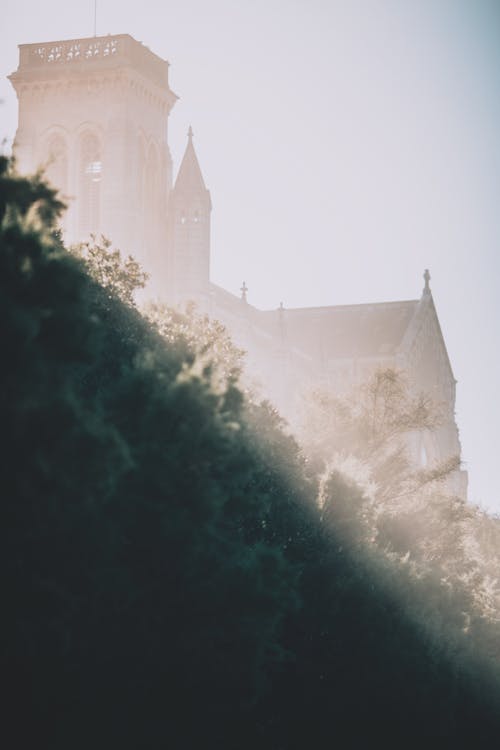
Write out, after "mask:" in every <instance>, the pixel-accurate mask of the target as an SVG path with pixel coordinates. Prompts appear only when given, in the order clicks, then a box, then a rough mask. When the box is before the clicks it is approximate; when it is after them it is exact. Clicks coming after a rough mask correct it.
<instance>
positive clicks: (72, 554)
mask: <svg viewBox="0 0 500 750" xmlns="http://www.w3.org/2000/svg"><path fill="white" fill-rule="evenodd" d="M0 196H1V201H2V203H0V205H2V206H3V209H2V219H3V222H2V227H1V236H0V312H1V319H0V320H1V322H0V326H1V332H2V349H3V352H2V354H3V357H2V361H3V365H2V389H1V394H2V402H1V429H2V460H3V466H4V470H3V472H2V493H1V497H2V500H1V511H0V513H1V515H0V528H1V530H2V532H1V544H0V549H1V554H2V558H3V559H2V565H1V587H2V593H3V597H2V598H3V616H2V621H1V634H2V638H1V643H2V647H1V648H2V650H1V675H2V681H3V683H4V688H6V690H5V691H4V692H6V694H7V695H8V700H7V702H6V703H5V704H4V710H6V715H7V717H8V719H9V723H10V724H11V725H12V726H11V727H10V728H12V729H14V734H13V736H14V738H15V739H14V741H11V743H10V745H9V746H10V747H12V748H16V747H19V748H24V747H29V746H36V747H38V748H47V749H49V748H50V749H51V750H59V748H68V747H71V748H73V749H75V750H77V749H78V748H84V747H85V748H88V747H89V746H92V747H94V748H100V747H102V748H110V747H117V748H118V747H122V748H131V749H132V748H139V747H140V748H167V747H168V748H194V747H197V746H200V745H202V744H203V746H205V747H210V748H211V747H213V748H227V750H229V749H230V748H231V749H234V748H242V750H244V749H245V748H248V749H250V748H256V747H259V748H262V749H264V750H265V749H266V748H268V749H269V750H271V748H273V749H276V750H277V749H279V748H282V749H283V750H285V749H289V748H290V749H291V748H299V747H300V748H304V747H311V748H319V747H321V746H323V745H325V744H328V745H330V744H331V745H332V746H335V745H336V744H338V745H339V746H341V747H343V748H345V747H364V746H366V745H368V744H373V743H377V742H381V741H383V742H384V743H385V746H386V747H394V748H400V747H411V746H412V745H415V746H419V747H422V745H423V743H424V742H425V743H427V744H428V745H429V744H430V745H431V746H432V744H433V743H434V746H436V743H437V744H439V746H440V747H447V746H449V747H452V746H453V747H458V746H459V745H460V742H461V741H462V740H464V741H466V742H468V743H469V746H475V747H479V746H484V747H486V746H491V745H488V742H489V743H491V740H492V737H496V736H498V735H497V733H498V730H499V728H500V727H499V720H498V717H497V711H496V709H497V708H498V689H497V682H496V678H495V674H494V671H493V669H492V670H491V671H490V673H488V672H487V670H486V669H485V668H483V664H482V662H480V661H476V660H475V659H474V658H473V653H472V651H473V649H472V647H471V646H470V643H469V641H468V640H467V639H466V637H465V636H464V637H463V639H462V640H460V638H459V637H458V636H456V637H454V640H453V641H450V640H449V639H447V638H446V637H445V636H446V633H445V628H444V627H443V630H442V632H439V633H437V634H436V632H435V630H432V629H429V628H428V629H426V628H425V627H424V626H423V625H422V624H421V623H420V622H419V621H418V620H417V619H415V618H414V617H413V616H410V615H412V614H413V613H412V607H411V604H412V602H413V601H414V599H415V597H417V599H418V601H427V602H429V604H428V608H429V611H430V612H432V613H436V612H437V613H438V615H434V614H433V616H435V617H436V618H437V617H441V616H442V617H445V616H446V617H448V618H452V617H453V613H455V612H456V611H460V602H459V601H457V599H456V597H455V599H453V596H455V595H453V596H451V595H450V601H449V602H448V605H449V606H448V608H447V610H446V615H444V614H443V612H444V608H443V607H442V606H441V603H440V604H439V606H438V605H437V604H436V601H437V600H438V599H439V598H441V599H442V595H443V587H442V586H441V584H440V583H439V581H436V582H435V584H434V590H432V591H431V590H430V588H431V587H430V584H429V582H427V583H426V590H425V592H419V591H418V582H415V581H411V580H410V577H409V576H407V575H405V573H404V571H403V572H402V571H401V570H397V571H395V570H393V569H391V568H390V567H389V566H388V565H387V563H386V562H385V561H376V560H375V559H373V560H372V559H370V558H369V557H366V556H365V555H364V554H363V553H362V550H361V546H362V545H361V544H360V541H359V539H358V538H357V536H356V528H357V527H356V515H357V514H358V513H359V512H361V510H362V507H363V503H364V500H363V496H362V494H361V493H360V491H359V489H358V488H357V487H356V486H355V485H353V484H349V483H346V481H345V480H344V479H343V478H342V477H341V476H340V475H333V476H331V477H330V479H329V484H328V486H325V487H324V488H323V499H324V502H323V504H322V506H321V509H319V508H318V505H317V504H316V495H317V491H318V488H317V483H316V480H315V478H314V476H312V475H311V474H312V473H311V471H310V470H309V468H308V465H307V464H306V463H305V462H304V460H303V459H302V458H301V456H300V454H299V450H298V447H297V445H296V443H295V442H294V440H293V439H292V438H291V437H289V436H288V435H287V434H286V433H285V432H284V430H283V427H282V424H281V420H280V418H279V416H278V415H277V414H276V413H275V412H274V411H273V410H272V409H271V408H270V407H269V405H266V404H254V403H252V402H251V401H249V400H248V399H246V398H245V397H244V396H243V394H242V392H241V391H240V390H239V388H238V384H237V379H236V372H235V370H234V367H236V364H235V363H237V362H238V353H237V352H233V353H232V354H231V353H230V354H231V356H230V357H229V359H230V362H232V363H233V364H232V365H231V367H230V369H229V371H228V373H229V374H228V375H227V377H225V378H224V379H223V383H222V381H221V379H220V378H218V379H217V383H216V386H217V387H214V368H213V367H210V366H207V365H206V361H207V359H206V358H207V351H206V348H204V347H203V346H200V344H199V341H198V339H197V337H196V336H190V335H176V336H174V335H171V336H169V335H165V330H161V327H160V326H159V325H158V323H157V322H156V323H154V322H153V323H152V322H150V321H148V320H146V319H145V318H143V317H142V316H141V315H140V314H139V312H138V311H137V310H136V309H135V308H134V307H133V304H131V302H132V298H131V296H130V295H128V296H127V295H126V296H125V300H124V299H123V298H122V299H120V296H119V294H117V293H116V290H114V291H113V290H112V291H110V287H109V284H108V285H106V286H101V285H100V284H98V283H97V281H96V280H95V279H93V278H92V276H91V275H89V273H88V270H89V268H88V263H86V262H85V261H83V260H81V259H78V258H76V257H74V256H72V255H71V254H69V253H67V252H66V251H65V250H64V248H63V247H62V245H61V242H60V239H59V236H58V234H57V231H56V219H57V216H58V212H59V209H60V207H59V206H58V204H57V203H56V202H55V196H54V194H53V193H52V192H51V191H50V189H49V188H47V186H45V184H44V183H43V181H40V180H38V181H37V180H34V181H33V180H29V179H23V178H20V177H18V176H17V175H15V174H14V173H13V171H12V167H11V165H10V164H9V162H8V161H7V160H5V159H4V160H2V161H1V163H0ZM33 207H35V208H33ZM34 214H36V216H35V215H34ZM114 262H117V263H118V262H119V258H117V257H115V258H114ZM136 271H137V269H134V273H135V272H136ZM120 284H121V285H123V278H122V279H121V281H120ZM125 291H127V289H126V285H125ZM127 294H128V292H127ZM162 320H163V324H162V325H164V326H165V325H167V323H165V316H163V317H162ZM174 323H175V325H180V323H179V319H178V318H177V317H176V316H175V315H174V316H173V317H172V326H174ZM184 324H185V325H187V323H184ZM192 325H195V322H192ZM207 331H208V333H207V336H208V338H209V339H210V337H212V338H213V337H214V336H215V332H216V329H214V328H213V327H210V326H208V328H207ZM167 333H168V331H167ZM162 334H163V335H162ZM221 335H222V334H221ZM215 338H217V337H216V336H215ZM227 346H228V344H227V341H226V340H225V339H224V342H223V346H222V350H223V351H224V352H226V351H227ZM200 351H201V352H202V353H203V366H201V367H200V366H197V357H198V356H199V353H200ZM220 351H221V349H220V348H217V346H216V347H215V355H214V358H215V360H216V359H217V356H221V355H220ZM224 356H225V355H224ZM408 591H409V593H408ZM425 597H427V598H425ZM486 635H487V636H488V637H489V638H490V642H491V644H492V646H493V644H494V643H495V637H497V635H498V634H497V632H496V631H495V630H492V629H491V628H490V630H488V631H487V633H486ZM457 654H458V657H459V658H458V659H457V658H456V656H457Z"/></svg>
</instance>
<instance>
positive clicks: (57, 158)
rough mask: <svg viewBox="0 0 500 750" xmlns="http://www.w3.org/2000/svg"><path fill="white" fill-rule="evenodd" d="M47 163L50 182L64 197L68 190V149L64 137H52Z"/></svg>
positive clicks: (47, 152) (47, 174) (46, 172)
mask: <svg viewBox="0 0 500 750" xmlns="http://www.w3.org/2000/svg"><path fill="white" fill-rule="evenodd" d="M45 163H46V165H47V166H46V170H45V174H46V176H47V179H48V181H49V182H50V183H51V185H53V186H54V187H55V188H57V189H58V190H59V192H60V193H62V194H63V195H64V194H65V193H66V192H67V189H68V149H67V146H66V141H65V139H64V138H63V136H62V135H59V134H54V135H51V136H50V138H49V140H48V142H47V147H46V161H45Z"/></svg>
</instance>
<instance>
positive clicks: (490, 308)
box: [0, 0, 500, 513]
mask: <svg viewBox="0 0 500 750" xmlns="http://www.w3.org/2000/svg"><path fill="white" fill-rule="evenodd" d="M93 28H94V0H82V1H81V2H78V3H77V2H71V1H69V0H44V2H43V3H38V2H34V1H33V0H15V2H14V1H13V0H7V1H6V2H5V0H4V3H3V4H2V11H1V23H0V74H1V80H0V99H1V100H3V104H2V105H1V106H0V138H3V137H4V136H5V137H7V138H8V139H12V137H13V135H14V132H15V128H16V124H17V104H16V99H15V95H14V92H13V90H12V88H11V86H10V83H9V82H8V81H7V80H6V79H5V76H6V75H7V74H9V73H11V72H12V71H13V70H15V69H16V67H17V61H18V52H17V44H20V43H29V42H38V41H40V42H45V41H53V40H58V39H71V38H77V37H85V36H91V35H92V34H93ZM108 32H109V33H113V34H117V33H129V34H131V35H132V36H134V37H135V38H136V39H138V40H140V41H142V42H144V44H146V45H147V46H149V47H150V49H151V50H152V51H153V52H155V53H156V54H158V55H160V57H163V58H165V59H168V60H169V61H170V63H171V68H170V83H171V87H172V88H173V90H174V91H175V92H176V93H177V94H178V95H179V97H180V99H179V101H178V102H177V104H176V105H175V107H174V109H173V112H172V114H171V117H170V147H171V151H172V155H173V158H174V164H175V167H176V168H177V167H178V165H179V162H180V159H181V156H182V153H183V150H184V146H185V142H186V132H187V129H188V126H189V125H190V124H191V125H192V126H193V129H194V133H195V146H196V149H197V152H198V156H199V160H200V163H201V166H202V170H203V172H204V176H205V181H206V184H207V186H208V187H209V189H210V191H211V195H212V202H213V212H212V222H213V224H212V225H213V231H212V280H213V281H215V282H216V283H218V284H220V285H221V286H223V287H225V288H227V289H229V290H230V291H232V292H234V293H236V294H237V293H238V290H239V287H240V286H241V283H242V281H243V280H245V281H246V283H247V285H248V287H249V290H250V291H249V301H250V302H251V303H252V304H255V305H256V306H258V307H263V308H274V307H277V306H278V305H279V303H280V301H283V303H284V305H285V307H294V306H309V305H335V304H344V303H356V302H377V301H384V300H397V299H413V298H416V297H419V296H420V293H421V290H422V287H423V280H422V272H423V270H424V268H427V267H428V268H429V269H430V271H431V276H432V279H431V289H432V291H433V295H434V301H435V303H436V307H437V311H438V315H439V318H440V321H441V326H442V329H443V333H444V338H445V341H446V344H447V348H448V353H449V355H450V359H451V362H452V366H453V370H454V374H455V377H456V378H457V380H458V386H457V421H458V425H459V428H460V434H461V440H462V447H463V458H464V461H465V468H466V469H467V470H468V471H469V482H470V484H469V499H470V500H471V501H472V502H478V503H480V504H481V505H482V506H484V507H487V508H488V509H490V510H492V511H495V512H499V513H500V489H499V485H500V481H499V476H498V474H499V472H498V465H499V457H498V448H497V446H498V444H499V442H500V441H499V439H498V432H499V429H500V399H499V397H498V393H497V390H498V387H499V384H500V340H499V338H500V337H499V335H498V328H499V323H500V2H499V1H498V0H468V1H465V0H300V1H299V0H287V1H286V2H285V0H252V1H251V2H250V0H245V1H243V0H238V2H237V3H235V2H234V1H233V2H229V0H212V1H211V2H207V1H206V0H191V1H190V2H180V0H171V1H170V2H159V1H155V0H142V1H141V2H140V3H139V2H134V3H131V2H127V0H120V1H118V0H98V7H97V33H98V35H101V34H107V33H108Z"/></svg>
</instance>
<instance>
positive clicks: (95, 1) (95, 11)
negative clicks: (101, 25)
mask: <svg viewBox="0 0 500 750" xmlns="http://www.w3.org/2000/svg"><path fill="white" fill-rule="evenodd" d="M94 36H97V0H94Z"/></svg>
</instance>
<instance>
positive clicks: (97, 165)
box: [78, 133, 102, 239]
mask: <svg viewBox="0 0 500 750" xmlns="http://www.w3.org/2000/svg"><path fill="white" fill-rule="evenodd" d="M101 177H102V161H101V149H100V145H99V139H98V138H97V137H96V136H95V135H94V134H92V133H85V134H84V135H83V136H82V138H81V141H80V200H79V204H80V216H79V222H78V229H79V234H80V237H81V239H85V238H87V237H88V236H89V234H92V233H96V232H98V231H99V224H100V213H101V212H100V207H101V206H100V204H101Z"/></svg>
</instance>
